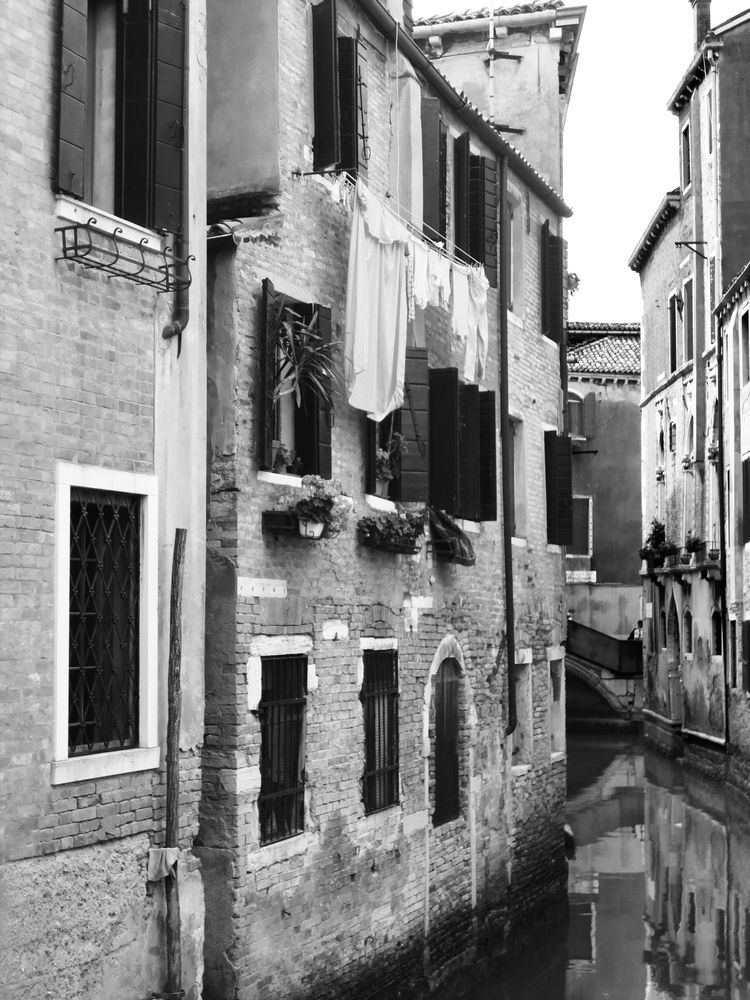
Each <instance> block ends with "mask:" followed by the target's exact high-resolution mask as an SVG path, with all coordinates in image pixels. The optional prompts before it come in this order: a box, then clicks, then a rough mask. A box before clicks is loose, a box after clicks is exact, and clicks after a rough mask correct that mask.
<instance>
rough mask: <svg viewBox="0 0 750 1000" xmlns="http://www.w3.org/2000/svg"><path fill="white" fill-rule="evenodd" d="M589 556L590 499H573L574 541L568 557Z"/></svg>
mask: <svg viewBox="0 0 750 1000" xmlns="http://www.w3.org/2000/svg"><path fill="white" fill-rule="evenodd" d="M588 554H589V500H588V497H573V540H572V541H571V543H570V547H569V548H568V555H579V556H587V555H588Z"/></svg>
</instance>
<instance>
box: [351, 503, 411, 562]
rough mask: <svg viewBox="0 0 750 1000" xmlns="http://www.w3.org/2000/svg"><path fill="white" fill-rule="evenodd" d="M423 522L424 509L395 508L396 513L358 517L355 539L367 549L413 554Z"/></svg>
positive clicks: (389, 512)
mask: <svg viewBox="0 0 750 1000" xmlns="http://www.w3.org/2000/svg"><path fill="white" fill-rule="evenodd" d="M426 521H427V511H426V510H421V511H407V510H404V508H403V507H401V506H400V505H398V506H397V507H396V510H395V511H388V513H384V514H374V515H370V516H367V517H361V518H360V519H359V521H357V537H358V539H359V541H360V543H361V544H362V545H365V546H367V547H368V548H373V549H382V550H383V551H385V552H402V553H405V554H409V555H413V554H414V553H416V552H419V550H420V548H421V546H422V536H423V535H424V526H425V523H426Z"/></svg>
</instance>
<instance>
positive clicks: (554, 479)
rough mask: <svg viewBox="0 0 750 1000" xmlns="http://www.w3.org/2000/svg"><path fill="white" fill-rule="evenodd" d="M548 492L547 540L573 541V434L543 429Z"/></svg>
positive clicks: (560, 543) (565, 542) (555, 543)
mask: <svg viewBox="0 0 750 1000" xmlns="http://www.w3.org/2000/svg"><path fill="white" fill-rule="evenodd" d="M544 459H545V482H546V494H547V541H548V542H549V543H550V544H553V545H570V544H571V542H572V541H573V473H572V452H571V444H570V437H568V435H567V434H558V433H557V432H556V431H545V432H544Z"/></svg>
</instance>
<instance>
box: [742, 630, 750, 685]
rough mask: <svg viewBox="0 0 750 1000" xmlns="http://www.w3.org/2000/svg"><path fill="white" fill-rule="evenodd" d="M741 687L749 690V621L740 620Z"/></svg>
mask: <svg viewBox="0 0 750 1000" xmlns="http://www.w3.org/2000/svg"><path fill="white" fill-rule="evenodd" d="M742 688H743V690H744V691H750V621H743V622H742Z"/></svg>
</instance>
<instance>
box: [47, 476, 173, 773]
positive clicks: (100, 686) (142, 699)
mask: <svg viewBox="0 0 750 1000" xmlns="http://www.w3.org/2000/svg"><path fill="white" fill-rule="evenodd" d="M155 498H156V481H155V479H154V477H152V476H145V475H136V474H133V473H122V472H113V471H111V470H105V469H98V468H93V467H90V466H78V465H70V464H68V463H62V462H61V463H59V465H58V469H57V515H56V517H57V527H56V546H57V583H56V619H57V640H56V711H55V760H54V763H53V774H52V780H53V784H61V783H65V782H68V781H76V780H83V779H85V778H94V777H103V776H105V775H107V774H118V773H123V772H128V771H133V770H144V769H147V768H151V767H156V766H158V761H159V750H158V746H157V723H156V720H157V715H156V697H157V687H156V648H155V647H156V627H157V626H156V559H157V544H156V522H157V518H156V509H155Z"/></svg>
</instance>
